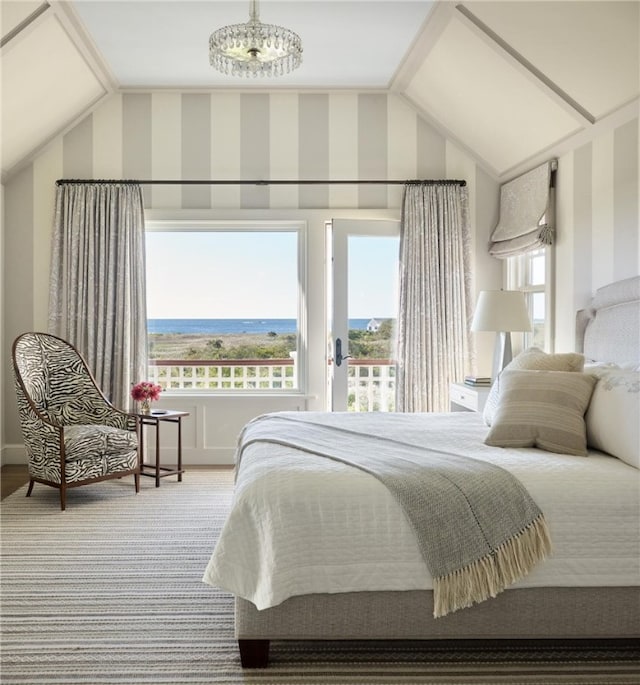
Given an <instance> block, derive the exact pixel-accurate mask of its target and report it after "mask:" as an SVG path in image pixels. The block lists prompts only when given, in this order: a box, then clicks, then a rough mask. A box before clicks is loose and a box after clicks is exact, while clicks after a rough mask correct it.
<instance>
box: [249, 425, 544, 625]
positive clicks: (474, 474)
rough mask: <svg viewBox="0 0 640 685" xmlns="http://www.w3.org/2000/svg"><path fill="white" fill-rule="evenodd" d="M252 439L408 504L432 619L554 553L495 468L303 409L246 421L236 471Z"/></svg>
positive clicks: (539, 518) (519, 495) (536, 515)
mask: <svg viewBox="0 0 640 685" xmlns="http://www.w3.org/2000/svg"><path fill="white" fill-rule="evenodd" d="M256 442H270V443H276V444H279V445H284V446H287V447H292V448H295V449H297V450H301V451H304V452H308V453H311V454H315V455H319V456H323V457H327V458H329V459H334V460H336V461H339V462H342V463H345V464H349V465H351V466H354V467H356V468H359V469H361V470H363V471H366V472H367V473H369V474H371V475H372V476H374V477H375V478H377V479H378V480H379V481H381V482H382V483H383V484H384V485H385V486H386V487H387V488H388V490H389V491H390V492H391V494H392V495H393V496H394V497H395V499H396V500H397V502H398V503H399V504H400V506H401V507H402V509H403V511H404V514H405V516H406V517H407V519H408V521H409V522H410V524H411V526H412V528H413V530H414V532H415V536H416V540H417V543H418V546H419V548H420V552H421V554H422V556H423V558H424V561H425V563H426V565H427V567H428V569H429V571H430V572H431V575H432V576H433V581H434V617H436V618H437V617H440V616H445V615H446V614H448V613H450V612H453V611H456V610H457V609H462V608H465V607H468V606H471V605H472V604H474V603H476V602H481V601H484V600H485V599H488V598H489V597H495V596H496V595H497V594H498V593H499V592H501V591H502V590H504V589H505V588H506V587H507V586H508V585H510V584H512V583H514V582H515V581H517V580H518V579H519V578H522V577H523V576H525V575H526V574H527V573H528V572H529V571H530V570H531V568H532V567H533V566H534V565H535V564H536V563H538V562H539V561H542V560H543V559H545V557H546V556H547V554H548V553H549V551H550V547H551V545H550V539H549V533H548V530H547V525H546V522H545V520H544V516H543V514H542V512H541V511H540V509H538V507H537V505H536V503H535V502H534V501H533V500H532V498H531V497H530V495H529V493H528V492H527V491H526V489H525V488H524V487H523V485H522V484H521V483H520V481H519V480H518V479H517V478H515V476H513V475H512V474H510V473H509V472H508V471H506V470H504V469H502V468H500V467H499V466H495V465H494V464H490V463H487V462H484V461H481V460H478V459H473V458H470V457H465V456H462V455H457V454H449V453H446V452H443V451H440V450H433V449H429V448H428V447H426V446H425V447H420V446H417V445H415V444H410V443H405V442H401V441H398V440H394V439H388V438H382V437H380V436H377V437H376V436H372V435H368V434H364V433H360V432H358V431H356V430H350V429H346V428H340V427H337V426H327V425H322V424H320V423H314V422H313V421H312V420H310V419H306V418H305V417H304V413H300V414H298V413H296V414H293V413H290V414H289V413H287V414H286V415H284V414H269V415H265V416H261V417H258V418H257V419H255V420H254V421H252V422H250V423H249V424H247V426H246V427H245V429H244V431H243V433H242V435H241V436H240V442H239V448H238V455H237V458H238V466H239V465H240V460H241V458H242V453H243V450H244V449H245V448H246V447H247V446H248V445H251V444H253V443H256Z"/></svg>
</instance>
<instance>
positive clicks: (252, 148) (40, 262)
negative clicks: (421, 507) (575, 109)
mask: <svg viewBox="0 0 640 685" xmlns="http://www.w3.org/2000/svg"><path fill="white" fill-rule="evenodd" d="M638 125H639V124H638V118H637V114H636V115H635V118H633V119H632V120H630V121H626V122H623V123H618V124H617V125H616V127H614V128H610V129H608V130H605V131H604V132H601V133H600V134H599V135H598V136H597V137H594V138H593V139H592V140H590V141H589V142H586V143H585V142H584V140H583V141H582V143H581V144H580V147H578V148H576V149H573V150H571V151H570V152H567V153H565V154H563V155H562V156H560V157H559V165H558V177H557V180H558V183H557V194H556V197H557V225H558V232H557V235H558V243H557V248H556V277H555V301H556V316H555V324H556V325H555V329H556V350H558V351H563V350H570V349H572V348H573V341H574V325H573V316H574V311H575V309H576V308H578V307H581V306H584V305H585V304H586V303H587V302H588V300H589V298H590V296H591V294H592V292H593V291H594V290H595V289H596V288H597V287H599V286H600V285H604V284H605V283H608V282H610V281H612V280H616V279H619V278H625V277H627V276H632V275H635V274H638V273H640V255H639V249H640V240H639V237H638V231H639V229H638V214H639V212H638V182H639V176H638ZM550 156H552V153H551V152H550ZM62 177H64V178H133V179H135V178H138V179H141V178H155V179H160V178H167V179H183V178H192V179H208V178H216V179H254V178H256V179H258V178H271V179H287V178H291V179H295V178H301V179H313V178H320V179H324V178H333V179H340V178H354V179H355V178H359V179H372V178H398V179H405V178H432V179H433V178H465V179H466V180H467V182H468V186H469V194H470V218H471V224H472V230H473V237H474V240H473V245H474V247H473V255H474V259H473V264H474V270H475V273H474V277H475V285H476V290H480V289H484V288H496V287H500V283H501V265H500V264H499V263H497V262H496V260H494V259H493V258H491V257H489V256H488V254H487V252H486V244H487V242H488V239H489V235H490V233H491V230H492V228H493V226H494V225H495V223H496V221H497V218H498V195H499V184H498V182H497V181H496V179H495V178H492V177H491V176H490V174H488V173H487V172H486V171H485V170H484V167H483V166H482V164H481V163H479V162H477V161H476V160H475V159H473V158H472V157H471V156H470V155H469V154H468V153H467V152H465V151H464V150H463V149H462V148H461V147H460V146H458V145H457V144H456V143H455V142H454V141H451V140H448V139H446V138H445V137H444V136H443V135H442V134H441V133H440V132H439V131H438V130H436V128H434V127H433V126H431V125H430V124H429V123H428V122H427V121H426V120H425V119H423V118H422V117H421V116H420V115H419V114H418V113H417V112H416V111H414V110H413V109H412V107H411V106H410V105H409V104H408V103H407V102H406V101H405V100H403V99H401V98H400V97H397V96H395V95H394V94H391V93H377V92H364V93H359V92H351V91H331V92H326V93H321V92H313V93H309V92H300V93H298V92H292V91H278V92H255V91H252V92H232V91H224V92H207V93H197V92H188V93H180V92H170V91H157V92H140V93H133V92H131V93H124V94H122V93H117V94H114V95H113V96H111V97H110V98H109V99H108V100H106V101H105V102H104V103H103V104H101V106H100V107H98V108H97V109H96V110H95V111H94V112H92V113H91V114H90V115H88V116H87V117H86V118H85V119H83V120H82V121H81V122H80V123H79V124H77V125H76V126H75V127H74V128H73V129H71V130H70V131H69V132H67V133H66V134H65V135H63V136H59V137H58V138H57V139H55V140H54V141H53V142H52V143H51V144H50V145H49V146H48V147H47V148H46V149H45V150H44V151H43V152H42V153H41V154H40V155H39V156H38V157H37V158H36V159H35V160H34V161H33V162H31V163H30V164H29V165H28V166H26V167H25V168H23V169H22V170H21V171H19V172H18V173H17V174H16V175H14V176H13V177H12V178H11V179H10V180H9V181H8V182H7V183H6V185H5V188H4V209H5V211H4V256H3V263H2V272H3V273H2V275H3V278H4V298H5V307H4V310H3V314H2V316H3V329H4V340H3V351H4V355H3V356H4V358H5V360H6V359H8V357H9V353H10V347H11V341H12V340H13V339H14V337H15V336H16V335H17V334H18V333H19V332H21V331H24V330H29V329H34V328H35V329H42V328H44V327H46V319H47V316H46V312H47V306H48V290H49V285H48V270H49V250H50V235H51V224H52V216H53V205H54V183H55V180H56V179H58V178H62ZM401 193H402V188H401V187H400V186H399V187H393V186H388V187H386V186H331V185H320V186H299V187H298V186H271V187H265V186H207V185H205V186H180V185H172V186H153V187H151V186H148V187H146V188H145V202H146V206H147V208H149V209H154V210H162V209H165V208H166V209H168V210H175V209H180V208H184V209H204V210H208V209H210V210H211V211H212V213H214V212H215V211H217V210H222V211H230V210H243V209H249V210H250V209H255V208H259V209H269V210H274V209H287V210H289V209H291V210H305V209H311V208H321V209H329V210H335V209H341V208H343V209H348V210H356V209H358V208H361V209H362V210H364V211H366V210H367V209H369V208H371V209H374V208H375V209H387V210H389V209H391V210H394V211H396V210H397V208H399V206H400V200H401ZM337 214H338V213H336V212H335V211H330V212H327V218H331V216H332V215H333V216H336V215H337ZM239 218H240V217H239ZM318 254H319V255H321V256H319V257H318V259H323V258H324V252H323V250H322V249H320V250H318ZM314 297H316V299H317V301H318V302H320V301H321V300H320V295H318V294H316V295H314ZM7 373H8V369H7V370H6V371H5V376H4V378H5V379H6V378H7V377H8V376H7V375H6V374H7ZM3 385H4V390H5V395H4V397H3V400H4V401H3V407H4V408H3V412H4V421H5V427H6V432H7V439H8V441H9V442H16V443H18V442H19V441H20V438H19V429H18V428H17V417H16V415H15V408H14V399H13V395H12V390H11V387H10V384H9V383H3ZM319 392H320V393H322V392H323V389H322V388H320V390H319Z"/></svg>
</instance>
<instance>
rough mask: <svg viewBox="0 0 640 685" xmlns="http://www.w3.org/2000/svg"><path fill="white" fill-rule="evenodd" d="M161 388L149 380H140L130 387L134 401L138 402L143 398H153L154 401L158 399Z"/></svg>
mask: <svg viewBox="0 0 640 685" xmlns="http://www.w3.org/2000/svg"><path fill="white" fill-rule="evenodd" d="M161 392H162V388H161V387H160V386H159V385H156V384H155V383H151V382H149V381H140V383H137V384H136V385H134V386H133V387H132V388H131V397H133V399H134V400H135V401H136V402H140V401H142V400H145V399H150V400H153V401H154V402H155V401H156V400H158V399H160V393H161Z"/></svg>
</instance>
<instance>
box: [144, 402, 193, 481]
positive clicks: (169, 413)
mask: <svg viewBox="0 0 640 685" xmlns="http://www.w3.org/2000/svg"><path fill="white" fill-rule="evenodd" d="M134 413H135V416H136V418H137V420H138V449H139V450H140V475H142V476H150V477H152V478H155V479H156V487H157V488H159V487H160V479H161V478H164V477H166V476H178V482H182V474H183V473H184V469H183V468H182V418H183V417H184V416H189V412H188V411H176V410H174V409H164V410H163V409H156V410H153V411H151V412H150V413H149V414H140V413H138V412H134ZM163 421H167V422H168V423H175V424H177V425H178V451H177V464H176V466H175V467H173V466H164V465H162V464H161V463H160V424H161V423H162V422H163ZM145 426H154V427H155V429H156V459H155V464H147V463H145V461H144V427H145Z"/></svg>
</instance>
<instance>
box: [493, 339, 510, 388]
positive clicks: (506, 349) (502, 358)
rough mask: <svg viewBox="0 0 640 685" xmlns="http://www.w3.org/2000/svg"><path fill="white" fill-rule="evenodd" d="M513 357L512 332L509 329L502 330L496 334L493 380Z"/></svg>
mask: <svg viewBox="0 0 640 685" xmlns="http://www.w3.org/2000/svg"><path fill="white" fill-rule="evenodd" d="M512 359H513V353H512V351H511V333H510V332H509V331H501V332H500V333H498V335H497V336H496V345H495V348H494V351H493V380H494V381H495V379H496V378H497V377H498V374H499V373H500V372H501V371H502V369H504V367H505V366H506V365H507V364H508V363H509V362H510V361H511V360H512Z"/></svg>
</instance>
